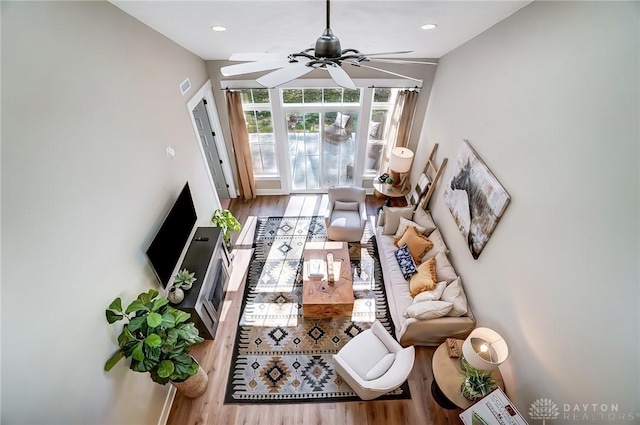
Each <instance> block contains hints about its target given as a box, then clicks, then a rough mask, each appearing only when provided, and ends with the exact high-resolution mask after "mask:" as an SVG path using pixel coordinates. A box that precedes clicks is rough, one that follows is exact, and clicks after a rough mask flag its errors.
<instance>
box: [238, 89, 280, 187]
mask: <svg viewBox="0 0 640 425" xmlns="http://www.w3.org/2000/svg"><path fill="white" fill-rule="evenodd" d="M241 93H242V108H243V110H244V118H245V121H246V122H247V132H248V133H249V148H250V150H251V159H252V161H251V163H252V165H253V174H254V176H255V177H256V178H260V177H268V176H277V175H278V160H277V156H276V138H275V134H274V131H273V117H272V112H271V101H270V98H269V90H268V89H243V90H241Z"/></svg>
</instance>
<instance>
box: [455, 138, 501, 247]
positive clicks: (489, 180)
mask: <svg viewBox="0 0 640 425" xmlns="http://www.w3.org/2000/svg"><path fill="white" fill-rule="evenodd" d="M510 200H511V197H510V196H509V194H508V193H507V191H506V190H505V189H504V187H502V185H501V184H500V182H499V181H498V179H496V177H495V176H494V175H493V173H492V172H491V170H489V168H488V167H487V166H486V164H485V163H484V162H483V161H482V159H480V157H479V156H478V154H477V153H476V151H475V150H473V148H472V147H471V145H470V144H469V141H468V140H464V141H463V143H462V146H460V150H459V151H458V155H457V157H456V163H455V165H454V170H453V174H452V176H451V181H450V182H449V184H448V185H447V187H446V188H445V191H444V202H445V204H447V207H449V211H451V215H452V216H453V219H454V220H455V222H456V224H457V225H458V228H459V229H460V232H461V233H462V236H463V237H464V238H465V240H466V242H467V245H468V246H469V250H470V251H471V255H472V256H473V258H474V259H478V257H479V256H480V253H481V252H482V250H483V249H484V247H485V245H486V244H487V241H488V240H489V237H490V236H491V234H492V233H493V230H494V229H495V228H496V225H497V224H498V221H499V220H500V217H502V215H503V214H504V210H505V209H506V208H507V205H508V204H509V201H510Z"/></svg>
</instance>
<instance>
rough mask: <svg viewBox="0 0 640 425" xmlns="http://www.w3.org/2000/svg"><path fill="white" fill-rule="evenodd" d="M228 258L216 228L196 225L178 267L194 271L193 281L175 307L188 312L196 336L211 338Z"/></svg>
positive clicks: (228, 262)
mask: <svg viewBox="0 0 640 425" xmlns="http://www.w3.org/2000/svg"><path fill="white" fill-rule="evenodd" d="M230 266H231V264H230V261H229V255H228V253H227V249H226V247H225V246H224V241H223V238H222V230H221V229H220V228H219V227H198V228H197V229H196V233H195V235H194V237H193V239H192V240H191V243H190V244H189V248H188V249H187V253H186V254H185V257H184V261H183V262H182V264H181V265H180V269H179V270H182V269H187V270H189V271H190V272H192V273H195V278H196V281H195V282H194V283H193V286H192V287H191V289H189V290H187V291H185V292H184V299H183V300H182V302H181V303H180V304H176V305H175V307H176V308H179V309H180V310H183V311H185V312H187V313H191V319H190V321H193V323H194V324H195V325H196V327H197V328H198V330H199V331H200V336H201V337H203V338H205V339H213V338H214V336H215V334H216V330H217V328H218V321H219V320H220V311H221V309H222V302H223V301H224V297H225V295H226V291H227V283H228V282H229V274H230Z"/></svg>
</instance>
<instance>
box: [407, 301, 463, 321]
mask: <svg viewBox="0 0 640 425" xmlns="http://www.w3.org/2000/svg"><path fill="white" fill-rule="evenodd" d="M452 307H453V304H451V303H450V302H446V301H423V302H421V303H416V304H411V305H410V306H409V307H407V309H406V310H405V312H404V317H406V318H415V319H420V320H430V319H437V318H438V317H442V316H446V315H447V313H449V312H450V311H451V308H452Z"/></svg>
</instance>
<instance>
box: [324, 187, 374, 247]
mask: <svg viewBox="0 0 640 425" xmlns="http://www.w3.org/2000/svg"><path fill="white" fill-rule="evenodd" d="M328 193H329V206H328V209H327V213H326V215H325V225H326V227H327V237H328V238H329V239H330V240H332V241H344V242H359V241H360V239H362V234H363V233H364V227H365V226H366V224H367V207H366V204H365V198H366V196H367V193H366V191H365V190H364V188H362V187H355V186H334V187H330V188H329V192H328Z"/></svg>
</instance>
